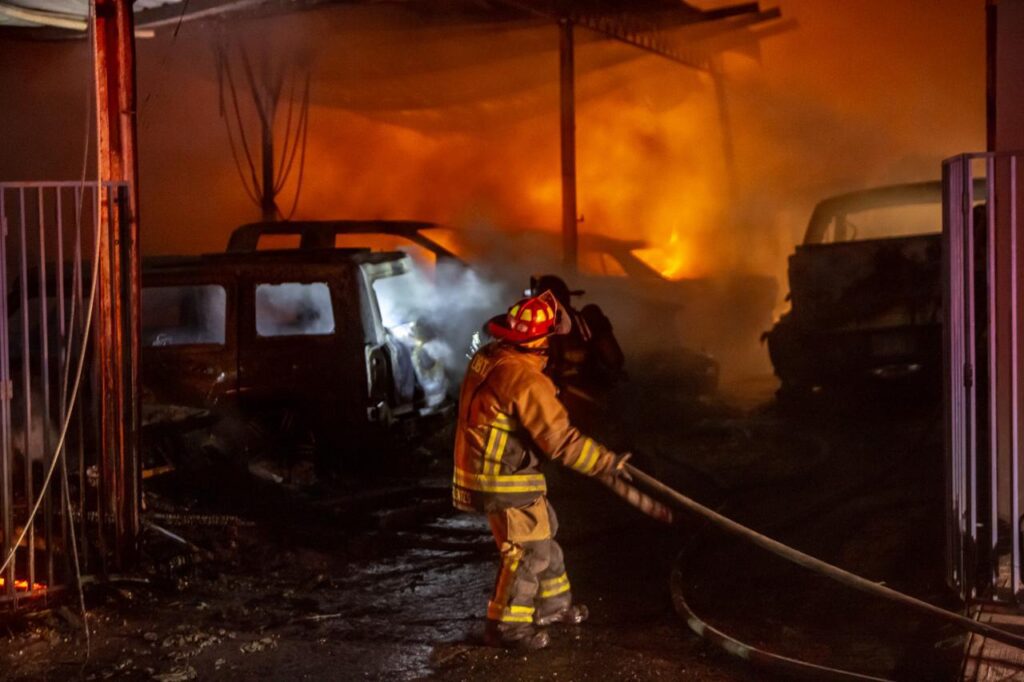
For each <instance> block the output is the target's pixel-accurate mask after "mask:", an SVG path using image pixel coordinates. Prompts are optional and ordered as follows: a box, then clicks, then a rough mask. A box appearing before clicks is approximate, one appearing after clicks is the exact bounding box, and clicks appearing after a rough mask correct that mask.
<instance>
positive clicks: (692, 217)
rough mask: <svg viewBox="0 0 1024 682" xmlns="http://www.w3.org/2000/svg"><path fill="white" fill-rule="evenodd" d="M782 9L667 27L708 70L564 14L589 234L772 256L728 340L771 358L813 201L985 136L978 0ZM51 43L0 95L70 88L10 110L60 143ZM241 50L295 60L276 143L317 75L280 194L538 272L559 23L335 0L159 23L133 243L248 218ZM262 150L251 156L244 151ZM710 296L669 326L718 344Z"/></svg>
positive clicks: (701, 265)
mask: <svg viewBox="0 0 1024 682" xmlns="http://www.w3.org/2000/svg"><path fill="white" fill-rule="evenodd" d="M698 4H699V5H700V6H701V7H703V8H708V7H712V6H714V5H716V4H723V3H712V2H704V3H698ZM779 6H780V7H781V10H782V14H783V20H782V21H781V22H776V23H775V24H774V25H766V26H764V27H755V28H752V29H746V30H742V31H739V32H732V33H728V34H722V35H718V36H714V35H709V34H708V33H707V32H704V33H702V32H701V30H702V29H700V27H697V28H691V29H678V30H676V32H675V34H673V36H672V39H673V40H676V41H678V43H679V44H685V45H687V46H689V47H692V48H694V49H697V50H700V51H703V52H704V53H706V54H710V55H713V61H714V62H715V63H717V64H718V65H720V66H721V69H722V73H723V74H724V75H723V77H722V78H721V79H720V81H719V82H718V83H716V81H715V79H714V78H712V77H711V76H710V75H709V74H708V73H706V72H703V71H698V70H695V69H692V68H688V67H686V66H682V65H680V64H676V63H673V62H670V61H667V60H664V59H662V58H660V57H657V56H654V55H650V54H647V53H645V52H643V51H640V50H637V49H635V48H632V47H629V46H627V45H624V44H620V43H616V42H612V41H609V40H605V39H602V38H601V37H600V36H598V35H597V34H594V33H592V32H589V31H587V30H585V29H577V32H576V33H577V51H576V62H577V64H576V73H577V79H576V94H577V112H576V127H577V152H578V193H579V201H578V214H579V220H580V222H579V229H580V233H581V235H583V237H584V238H586V237H588V236H598V237H600V236H605V237H613V238H617V239H623V240H629V241H631V242H633V243H631V244H626V245H625V246H624V248H625V253H627V254H629V257H630V258H632V259H633V260H635V262H636V264H638V265H640V266H645V267H648V268H650V269H651V270H653V271H654V272H655V273H657V274H659V275H660V276H663V277H664V278H667V279H668V280H681V281H689V280H692V279H693V278H708V277H710V278H712V279H716V278H717V279H721V278H723V277H734V276H744V277H745V276H753V277H763V278H764V279H763V280H757V281H759V282H761V284H756V285H755V284H751V285H750V288H752V289H756V290H757V292H758V293H756V294H752V295H754V296H755V297H756V298H757V299H758V305H760V299H761V297H764V296H767V297H768V298H769V299H770V300H769V302H768V312H767V313H766V314H765V315H764V316H761V317H757V318H756V319H751V321H750V323H749V325H748V327H749V328H748V329H745V330H743V332H742V336H743V338H742V339H733V340H732V341H730V343H743V344H747V346H748V347H747V351H748V352H747V351H745V352H746V354H747V355H750V354H754V355H756V354H758V353H760V354H761V356H762V358H763V351H762V350H760V349H758V347H757V335H758V333H759V332H760V331H763V330H764V329H765V328H767V326H768V325H770V323H771V316H772V315H773V314H777V313H778V312H779V310H781V309H782V308H783V307H784V303H783V297H784V295H785V293H786V282H785V264H786V256H787V254H789V253H790V252H791V250H792V248H793V246H794V244H795V243H797V241H799V239H800V237H801V236H802V233H803V230H804V227H805V225H806V221H807V218H808V216H809V215H810V211H811V209H812V208H813V206H814V204H815V203H816V202H817V201H818V200H820V199H822V198H824V197H826V196H828V195H830V194H834V193H838V192H846V191H851V190H855V189H860V188H864V187H869V186H871V185H874V184H880V183H888V182H906V181H916V180H926V179H935V178H937V177H938V175H939V163H940V161H941V159H942V158H944V157H945V156H948V155H951V154H953V153H957V152H960V151H962V150H964V149H975V148H983V147H984V120H985V119H984V83H983V76H982V74H983V73H984V68H983V67H984V44H983V36H984V31H983V30H982V27H983V23H984V16H983V15H984V12H983V8H982V7H981V6H980V3H978V2H974V1H973V0H941V1H928V2H924V1H913V2H911V1H907V2H899V3H892V2H886V1H883V0H870V1H865V2H857V3H850V2H841V1H839V0H828V1H826V0H781V1H780V2H779ZM923 17H927V21H923V20H922V18H923ZM271 26H272V27H273V28H272V30H271V28H270V27H271ZM851 26H856V27H857V28H856V30H848V27H851ZM63 49H64V50H66V53H63V56H56V57H55V56H54V50H52V49H51V50H50V51H49V52H47V53H46V57H45V58H46V60H47V61H48V63H52V62H54V61H59V62H61V63H64V64H65V68H63V69H62V70H61V75H60V76H54V75H53V74H54V71H56V70H55V69H48V70H47V72H46V73H47V74H48V75H47V77H46V79H44V80H43V81H42V82H39V83H35V84H32V86H31V87H30V88H29V89H28V90H27V91H26V90H19V88H21V87H22V86H21V84H18V88H15V87H14V84H10V85H11V86H12V87H11V88H8V87H6V86H5V87H4V88H3V91H4V92H5V93H11V92H14V91H15V90H17V91H19V92H22V93H23V96H27V97H29V98H33V97H36V98H39V99H40V100H42V99H43V98H44V97H51V98H52V97H58V98H60V101H61V102H62V103H63V106H61V107H54V106H53V105H52V104H51V105H48V106H47V107H44V108H43V109H44V110H45V111H46V113H45V114H43V115H39V114H38V112H37V113H36V115H34V116H33V117H32V118H31V120H29V119H28V118H26V119H24V120H19V119H18V118H16V117H15V118H12V120H11V126H12V128H13V129H17V128H18V127H19V126H25V127H29V126H33V127H34V131H35V132H34V135H35V136H36V137H37V138H38V136H39V132H38V131H39V130H40V129H41V125H40V124H41V122H46V123H48V124H52V129H53V134H54V135H55V136H57V137H63V138H66V139H67V147H66V148H67V149H72V150H77V149H80V148H81V140H80V139H79V137H78V131H79V130H80V129H81V125H82V124H80V123H79V122H78V121H77V119H76V115H75V112H82V113H83V114H84V105H85V97H84V95H85V91H84V90H83V89H82V88H79V87H77V86H75V87H71V85H69V84H68V83H67V82H65V81H71V80H72V79H76V78H78V76H80V75H83V74H85V71H86V70H87V68H88V63H87V62H88V60H87V59H85V51H84V46H82V45H68V46H67V47H66V48H63ZM34 51H35V52H39V50H38V48H34V49H30V50H24V51H19V57H18V58H32V54H33V52H34ZM243 51H244V52H245V53H247V54H248V55H249V57H250V59H251V61H252V63H253V64H255V65H256V66H257V68H256V73H257V80H258V79H259V78H260V77H261V76H260V74H261V73H263V72H264V71H267V72H273V73H278V72H280V73H284V74H285V78H284V84H285V85H284V87H283V89H282V93H283V94H282V98H281V99H282V103H281V105H280V107H279V110H278V116H277V122H278V135H277V143H278V145H281V144H283V143H284V138H285V137H286V134H285V128H286V127H287V125H288V116H287V114H288V110H289V109H288V106H287V102H288V101H299V100H300V99H301V96H302V92H303V87H304V83H305V78H306V77H307V76H308V78H309V93H310V94H309V101H310V107H309V113H308V134H307V135H306V138H305V142H306V144H305V147H304V148H305V155H304V159H300V160H296V162H295V169H293V172H292V173H291V174H290V176H289V178H288V181H287V183H285V185H284V186H283V187H282V188H281V191H280V194H279V196H278V201H277V203H278V206H279V209H280V211H281V213H282V215H284V216H285V217H288V216H290V217H293V218H294V219H337V218H404V219H418V220H429V221H435V222H438V223H440V224H442V225H443V226H445V227H446V228H448V229H449V230H450V231H451V233H452V234H451V236H450V237H449V241H448V243H449V244H450V245H452V246H453V248H454V249H455V250H456V251H458V250H459V246H460V245H467V244H474V245H477V246H478V245H480V244H481V243H483V244H484V248H482V249H481V248H474V250H473V251H474V253H472V254H469V255H472V256H473V257H474V258H475V260H476V261H478V262H479V261H481V260H486V261H490V262H491V263H492V264H497V265H499V266H500V267H501V269H503V270H505V271H511V273H510V275H509V278H508V279H506V280H504V283H505V284H506V285H508V286H511V287H512V290H515V289H516V288H521V287H525V286H526V278H527V276H528V275H529V274H530V273H531V271H534V270H535V269H536V268H542V269H547V268H550V267H552V266H553V264H557V263H558V261H559V259H560V257H561V254H560V250H559V249H560V245H559V242H558V240H557V238H554V237H555V233H556V232H557V230H558V229H559V227H560V219H561V218H560V216H561V176H560V165H559V158H560V157H559V117H558V35H557V30H556V28H555V27H554V25H552V24H550V23H545V22H544V21H543V20H541V19H529V20H519V21H510V22H487V23H482V22H473V21H459V20H456V19H453V20H444V21H441V20H436V19H431V20H428V19H427V18H426V17H425V16H423V15H419V14H417V13H415V12H414V11H412V10H407V9H401V8H398V7H396V6H394V5H369V6H358V7H356V6H347V5H343V6H332V7H325V8H322V9H317V10H313V11H308V12H303V13H297V14H293V15H288V16H283V17H276V18H274V19H273V20H272V23H271V20H251V21H247V22H238V23H236V24H230V25H223V26H220V25H214V24H209V23H203V22H195V23H186V24H184V25H183V26H182V27H181V28H180V30H179V31H178V32H177V35H176V36H175V35H173V32H171V31H160V32H158V35H157V37H156V38H154V39H149V40H140V41H139V43H138V64H139V76H138V81H139V96H140V105H139V148H140V152H141V183H140V184H141V215H142V219H143V225H144V227H143V235H142V241H143V248H144V251H145V252H147V253H150V254H153V253H195V252H205V251H217V250H222V249H223V248H224V245H225V243H226V241H227V237H228V235H229V233H230V231H231V230H232V229H233V228H234V227H236V226H237V225H239V224H242V223H245V222H250V221H253V220H257V219H259V217H260V210H259V207H258V206H257V205H256V204H255V203H254V202H253V201H252V200H251V199H250V198H249V197H248V196H247V195H246V190H245V189H244V186H243V179H242V178H250V179H251V177H252V175H253V174H252V173H251V169H250V168H248V167H247V163H246V160H245V155H244V154H243V152H242V149H241V143H242V140H241V139H240V137H239V133H240V131H239V129H238V128H239V126H238V120H236V119H240V120H241V122H242V124H243V126H244V127H245V128H246V130H247V131H248V138H249V139H248V142H249V144H250V145H253V144H255V147H257V148H258V126H257V119H256V113H255V108H254V107H253V106H252V103H251V99H250V98H249V93H248V91H247V90H246V83H245V79H244V78H243V69H242V66H241V61H240V55H241V54H242V53H243ZM40 54H42V53H41V52H40ZM24 55H28V56H27V57H26V56H24ZM75 55H79V56H81V57H82V58H81V59H76V58H75ZM218 55H226V63H227V64H228V65H229V67H230V70H231V72H232V74H233V77H234V80H235V86H236V88H237V97H238V112H239V115H238V116H236V113H235V105H234V103H233V101H232V97H231V93H230V90H229V89H228V88H227V85H226V83H225V78H224V72H223V70H218V60H219V58H218ZM76 69H78V70H80V71H82V74H78V75H76V74H75V70H76ZM261 69H262V70H264V71H261ZM16 72H17V70H15V69H12V70H8V72H7V73H16ZM83 82H84V76H83ZM62 85H63V86H66V87H63V88H62V87H61V86H62ZM293 86H294V87H293ZM80 91H81V92H80ZM183 93H187V96H185V95H183ZM7 96H10V95H9V94H8V95H7ZM47 101H49V100H47ZM293 113H294V112H293ZM228 126H232V128H233V130H234V137H233V138H231V139H229V136H228V133H227V130H228ZM292 126H293V129H294V119H293V122H292ZM8 139H9V140H14V139H16V138H15V136H8ZM24 139H25V140H26V141H25V142H24V143H23V144H24V145H25V148H24V149H23V150H22V154H21V156H32V157H33V158H32V160H31V163H30V165H29V168H30V169H31V170H33V172H38V173H39V174H40V176H44V177H75V176H77V173H78V172H79V170H78V169H77V168H64V167H60V168H58V167H56V166H57V165H58V162H57V161H56V160H55V159H62V158H67V157H69V156H71V157H73V156H74V155H67V154H58V153H56V152H50V151H47V150H48V149H49V148H50V147H51V146H52V145H51V142H52V140H40V139H35V140H33V141H29V140H32V136H28V135H26V136H25V137H24ZM232 143H233V144H234V146H235V154H234V156H233V154H232ZM56 147H59V145H56ZM277 151H278V153H279V154H283V153H284V151H283V150H281V149H280V148H278V150H277ZM253 153H254V155H255V156H256V158H257V163H258V149H254V150H253ZM47 154H52V156H47ZM5 156H6V157H7V158H6V159H5V160H3V161H0V175H5V176H10V175H11V174H13V173H17V174H18V175H23V173H24V169H25V168H26V166H25V164H24V163H22V162H21V161H18V160H15V157H17V156H19V155H18V154H14V153H8V154H5ZM48 159H49V161H48ZM51 161H52V166H53V167H51V165H50V162H51ZM300 164H301V173H300V172H297V169H298V167H299V165H300ZM90 167H91V166H90ZM300 178H301V182H300ZM297 192H298V196H297V197H296V193H297ZM935 227H937V225H935ZM522 230H538V231H541V232H544V233H548V234H551V235H552V237H553V238H552V239H551V240H549V241H547V242H544V241H532V242H530V243H529V244H528V245H524V244H522V243H520V241H519V240H517V239H516V240H501V241H489V237H487V236H486V235H488V234H494V231H499V233H501V234H505V235H509V234H512V233H518V232H519V231H522ZM476 233H481V234H483V235H485V236H484V237H483V238H479V237H474V236H473V235H474V234H476ZM488 243H489V244H490V246H489V247H488V246H487V244H488ZM460 255H462V254H460ZM614 260H615V259H611V261H614ZM611 261H610V260H609V258H608V257H607V256H601V255H600V254H592V253H588V252H587V250H586V249H584V253H583V254H582V256H581V268H582V270H583V273H584V274H585V275H587V274H590V275H602V276H604V275H622V274H623V272H622V269H623V268H622V267H621V263H618V262H611ZM545 264H551V265H545ZM604 279H608V277H604ZM772 280H774V284H773V283H772ZM722 286H725V285H722ZM585 288H586V287H585ZM598 288H600V287H598ZM721 288H722V287H721V286H719V289H721ZM590 289H591V291H593V290H594V287H593V286H591V287H590ZM598 302H600V303H603V304H604V303H606V302H605V301H598ZM507 303H509V301H505V302H503V305H504V304H507ZM705 303H706V302H705ZM701 305H704V303H702V304H700V305H697V306H696V307H694V306H690V307H691V309H692V310H694V311H696V310H697V309H699V308H700V306H701ZM708 305H710V310H701V311H700V315H701V318H700V319H697V318H695V317H692V316H691V317H690V318H688V319H686V320H682V321H680V322H679V323H678V326H680V329H679V330H678V334H679V335H681V336H682V337H683V341H684V342H685V343H687V344H689V345H691V346H694V347H707V348H708V349H709V350H711V351H712V352H715V353H719V354H721V353H723V352H724V351H723V349H722V348H720V347H716V346H715V340H716V339H721V338H724V337H725V336H726V334H725V331H722V333H717V331H716V330H714V329H711V328H712V327H714V326H715V325H716V324H717V323H718V318H720V317H723V316H725V315H727V311H726V310H724V309H723V308H724V307H725V306H733V305H736V303H735V301H730V300H726V299H722V300H721V301H718V302H717V303H715V304H713V305H712V304H708ZM488 312H492V311H488ZM493 312H497V311H493ZM694 314H696V312H694ZM475 322H476V321H475ZM613 322H617V321H616V320H614V319H613ZM625 331H626V332H627V333H626V334H624V336H626V337H627V338H626V339H625V340H624V345H626V346H628V345H629V339H628V337H629V336H630V334H629V333H628V331H629V330H628V329H627V330H625ZM729 331H730V333H731V331H734V330H729Z"/></svg>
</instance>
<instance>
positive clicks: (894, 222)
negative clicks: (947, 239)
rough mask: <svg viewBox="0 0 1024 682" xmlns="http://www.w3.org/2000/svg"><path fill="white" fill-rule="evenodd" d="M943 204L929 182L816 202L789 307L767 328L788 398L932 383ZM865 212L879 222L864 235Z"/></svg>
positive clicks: (795, 261) (794, 260)
mask: <svg viewBox="0 0 1024 682" xmlns="http://www.w3.org/2000/svg"><path fill="white" fill-rule="evenodd" d="M979 189H981V188H979ZM982 192H983V189H982ZM981 196H984V195H983V194H981ZM941 201H942V186H941V183H939V182H937V181H935V182H920V183H910V184H903V185H891V186H885V187H878V188H874V189H868V190H863V191H859V192H852V193H849V194H843V195H840V196H836V197H831V198H829V199H826V200H824V201H822V202H820V203H819V204H818V205H817V206H816V207H815V209H814V212H813V213H812V215H811V219H810V222H809V224H808V226H807V231H806V234H805V236H804V240H803V243H802V244H800V245H798V246H797V247H796V252H795V253H794V254H792V255H791V256H790V257H789V286H790V294H789V297H788V300H789V302H790V309H789V311H787V312H786V313H785V314H783V315H782V316H781V317H780V319H779V320H778V322H777V323H776V324H775V325H774V326H773V327H772V329H771V331H769V332H767V333H766V334H765V335H764V338H765V339H766V340H767V343H768V352H769V355H770V357H771V361H772V365H773V366H774V368H775V373H776V375H777V376H778V377H779V379H780V380H781V382H782V387H781V391H782V393H783V394H784V395H800V394H804V393H807V392H811V391H818V390H822V389H828V388H838V387H843V388H852V387H855V386H861V387H870V386H871V385H874V384H877V383H879V382H881V383H891V382H892V381H894V380H908V379H909V380H914V381H917V380H923V381H935V382H938V380H939V378H940V376H941V374H940V373H941V367H942V288H941V276H942V271H941V269H942V242H941V235H940V234H939V229H940V223H939V221H940V217H939V213H938V210H937V209H938V208H939V206H940V205H941ZM921 209H924V210H923V211H922V210H921ZM908 210H913V211H916V213H910V212H908ZM869 215H870V216H871V217H874V218H878V217H881V218H882V223H881V224H882V226H883V227H882V229H881V230H879V231H878V232H880V233H881V234H880V235H878V236H876V235H870V237H869V238H865V237H867V235H865V234H863V231H862V230H861V229H860V225H861V223H860V221H861V216H869ZM853 216H857V219H856V220H855V219H854V218H853ZM865 219H866V218H865ZM922 219H924V220H923V221H922Z"/></svg>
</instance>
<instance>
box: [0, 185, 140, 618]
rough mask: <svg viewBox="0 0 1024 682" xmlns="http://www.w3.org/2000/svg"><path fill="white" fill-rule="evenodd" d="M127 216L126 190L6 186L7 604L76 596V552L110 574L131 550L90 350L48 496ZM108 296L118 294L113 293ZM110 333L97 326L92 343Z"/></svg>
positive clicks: (1, 514)
mask: <svg viewBox="0 0 1024 682" xmlns="http://www.w3.org/2000/svg"><path fill="white" fill-rule="evenodd" d="M101 209H102V210H101ZM128 211H129V207H128V189H127V186H126V185H125V184H123V183H102V184H97V183H92V184H85V185H83V184H81V183H73V182H69V183H51V182H47V183H0V225H2V230H0V320H2V321H3V324H2V327H0V534H2V543H0V546H2V552H3V554H2V556H0V564H2V563H3V561H4V560H6V559H7V558H8V557H9V556H11V552H12V551H13V552H14V560H13V561H12V562H11V563H10V565H9V566H8V568H7V569H6V570H5V571H4V572H3V574H2V575H0V605H3V604H7V605H14V606H17V605H19V604H23V603H25V602H26V601H27V600H35V599H38V598H40V597H45V596H47V595H50V594H52V593H53V592H54V591H58V590H62V589H64V588H66V587H67V586H68V585H69V583H70V582H71V580H73V577H74V572H73V566H72V561H73V559H74V555H75V554H76V553H77V555H78V559H79V564H80V566H81V568H82V569H83V570H84V571H87V572H93V573H102V572H104V571H106V570H108V569H109V568H110V567H111V565H112V563H113V562H114V561H116V559H117V558H118V557H119V556H120V554H121V551H120V549H121V546H122V544H123V542H124V534H123V533H122V532H121V530H120V529H119V528H118V523H117V517H118V513H119V510H121V509H123V508H124V507H125V505H126V504H127V505H128V506H129V507H137V501H136V500H128V501H126V500H124V499H122V498H123V497H124V495H125V492H124V491H123V490H122V488H123V486H118V485H116V484H112V482H116V480H117V475H115V472H113V471H112V467H114V466H117V464H116V463H113V462H110V461H108V459H109V458H108V457H106V456H105V452H106V448H104V447H102V446H101V435H100V429H99V426H98V423H97V415H98V414H99V413H100V411H101V410H102V407H103V406H102V401H103V400H104V396H103V395H101V393H102V391H100V390H99V389H98V386H99V384H98V381H99V375H100V370H99V368H98V367H97V366H96V363H95V359H94V358H95V353H94V352H93V351H92V345H91V344H90V345H89V346H87V347H86V355H85V356H84V357H85V358H86V364H85V367H84V372H83V376H82V378H83V380H82V384H81V390H80V391H79V395H78V398H77V402H76V403H75V407H74V410H73V411H72V413H71V416H70V420H69V421H68V423H69V428H68V431H67V438H66V441H65V442H64V445H63V447H62V449H61V453H60V459H59V460H58V464H57V466H56V468H55V469H54V475H53V478H52V481H51V483H50V485H48V486H46V487H44V480H45V478H46V475H47V472H48V471H49V470H50V469H51V464H52V462H53V458H54V456H55V451H56V448H57V446H58V441H59V438H60V434H61V431H62V426H63V424H64V423H65V421H66V417H67V416H68V407H69V402H70V399H71V394H72V387H73V386H74V379H75V375H76V370H77V368H78V364H79V358H80V357H82V351H83V344H85V342H86V336H85V320H86V312H87V310H86V308H87V306H88V304H89V297H90V296H89V295H90V291H91V284H92V271H93V269H92V264H93V262H94V261H95V258H96V257H97V247H98V246H99V245H100V244H101V243H102V248H104V249H119V248H123V247H122V245H121V240H120V239H116V238H114V239H104V240H99V239H98V238H97V235H98V233H103V234H106V235H121V234H124V233H125V229H124V228H123V226H122V225H120V224H118V223H123V222H125V221H126V220H127V219H128V215H129V214H128ZM101 215H102V216H104V218H103V219H104V220H105V221H106V223H107V224H106V225H101V224H100V220H101V218H100V216H101ZM101 227H105V228H106V229H98V228H101ZM97 285H98V288H99V289H100V290H101V291H102V290H103V287H107V289H106V293H107V295H118V293H117V292H116V291H113V290H111V287H112V286H113V285H112V284H111V283H109V282H103V281H98V282H97ZM97 315H98V314H97ZM109 323H110V322H109V321H105V320H102V319H100V318H99V317H96V316H94V324H93V325H92V333H93V335H94V336H95V334H97V333H101V330H102V329H103V327H104V326H105V325H106V324H109ZM37 503H39V511H38V513H37V514H36V516H35V517H34V518H33V519H30V514H31V511H32V509H33V508H34V507H35V506H36V505H37ZM22 536H24V537H23V539H22V540H21V541H20V542H19V538H22ZM73 542H75V544H74V545H73V544H72V543H73ZM15 543H17V546H16V547H15ZM73 550H77V552H76V551H73Z"/></svg>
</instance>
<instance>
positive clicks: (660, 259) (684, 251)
mask: <svg viewBox="0 0 1024 682" xmlns="http://www.w3.org/2000/svg"><path fill="white" fill-rule="evenodd" d="M633 253H634V254H635V255H636V257H637V258H639V259H640V260H642V261H644V262H645V263H647V264H648V265H650V266H651V267H652V268H654V269H655V270H657V271H658V272H660V273H661V274H662V275H663V276H664V277H667V278H668V279H679V278H681V277H685V276H687V275H689V274H690V273H692V272H693V270H694V269H695V265H696V264H695V263H694V262H693V250H692V248H691V245H690V244H689V243H687V242H685V241H683V239H682V237H681V236H680V234H679V228H677V227H676V228H672V232H671V234H670V235H669V237H668V241H667V242H665V243H664V244H661V245H658V246H656V247H652V248H649V249H638V250H636V251H634V252H633Z"/></svg>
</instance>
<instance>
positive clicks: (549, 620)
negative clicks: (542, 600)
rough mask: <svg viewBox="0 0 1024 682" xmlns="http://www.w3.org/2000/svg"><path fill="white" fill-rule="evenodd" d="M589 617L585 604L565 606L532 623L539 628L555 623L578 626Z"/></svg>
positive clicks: (588, 610)
mask: <svg viewBox="0 0 1024 682" xmlns="http://www.w3.org/2000/svg"><path fill="white" fill-rule="evenodd" d="M589 617H590V609H588V608H587V607H586V605H585V604H573V605H572V606H567V607H565V608H564V609H562V610H561V611H556V612H555V613H552V614H551V615H549V616H542V617H540V618H537V619H536V620H535V621H534V623H535V624H536V625H537V627H540V628H543V627H547V626H548V625H554V624H556V623H562V624H564V625H579V624H580V623H582V622H583V621H585V620H586V619H587V618H589Z"/></svg>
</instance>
